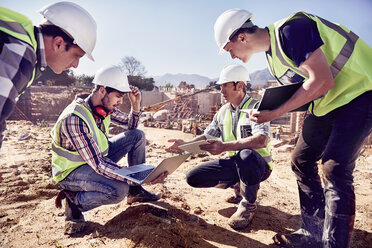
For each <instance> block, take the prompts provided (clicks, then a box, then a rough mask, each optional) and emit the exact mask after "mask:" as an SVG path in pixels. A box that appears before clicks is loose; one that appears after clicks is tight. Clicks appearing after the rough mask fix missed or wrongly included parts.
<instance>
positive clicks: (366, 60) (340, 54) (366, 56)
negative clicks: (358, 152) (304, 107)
mask: <svg viewBox="0 0 372 248" xmlns="http://www.w3.org/2000/svg"><path fill="white" fill-rule="evenodd" d="M298 15H305V16H306V17H307V18H310V19H311V20H313V21H315V22H316V25H317V28H318V30H319V34H320V37H321V39H322V40H323V43H324V44H323V45H322V46H321V47H320V48H321V50H322V52H323V53H324V55H325V57H326V58H327V61H328V64H329V67H330V70H331V73H332V76H333V79H334V82H335V86H334V87H333V88H332V89H330V90H329V91H328V92H327V93H326V94H325V95H324V96H322V97H320V98H318V99H316V100H314V101H313V102H314V106H311V105H310V107H309V110H310V111H311V112H312V114H314V115H316V116H323V115H325V114H327V113H329V112H331V111H332V110H334V109H336V108H338V107H341V106H343V105H345V104H348V103H349V102H350V101H352V100H353V99H354V98H356V97H358V96H359V95H361V94H363V93H364V92H366V91H370V90H372V70H371V64H372V49H371V47H370V46H368V44H367V43H365V42H364V41H363V40H362V39H360V38H359V37H358V36H357V35H356V34H354V33H353V32H352V31H350V30H349V29H347V28H346V27H344V26H342V25H340V24H335V23H332V22H330V21H327V20H325V19H322V18H320V17H318V16H314V15H310V14H307V13H304V12H298V13H295V14H294V15H292V16H290V17H288V18H285V19H283V20H280V21H277V22H275V23H274V24H271V25H270V26H268V29H269V33H270V45H271V55H269V54H267V56H266V58H267V61H268V64H269V68H270V71H271V74H272V75H273V76H274V77H275V78H276V79H277V80H278V82H279V83H280V84H284V82H281V81H280V78H281V77H282V76H283V75H285V74H286V73H288V71H289V70H291V71H293V72H294V73H296V74H298V75H300V76H302V77H303V78H304V81H306V80H307V79H308V77H307V76H306V75H304V74H303V73H302V72H301V71H300V69H299V68H298V66H297V65H296V64H295V63H294V62H293V61H292V60H291V59H290V58H288V57H287V55H286V54H285V53H284V52H283V49H282V46H281V44H280V38H279V32H278V31H279V29H280V27H282V26H283V24H285V23H286V22H288V21H289V20H291V19H295V18H297V17H298Z"/></svg>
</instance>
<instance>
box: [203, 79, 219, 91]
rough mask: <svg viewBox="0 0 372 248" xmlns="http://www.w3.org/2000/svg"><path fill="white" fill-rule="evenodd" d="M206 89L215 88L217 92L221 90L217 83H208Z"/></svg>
mask: <svg viewBox="0 0 372 248" xmlns="http://www.w3.org/2000/svg"><path fill="white" fill-rule="evenodd" d="M206 88H216V89H217V90H221V86H219V85H218V84H217V81H210V82H209V83H208V85H207V87H206Z"/></svg>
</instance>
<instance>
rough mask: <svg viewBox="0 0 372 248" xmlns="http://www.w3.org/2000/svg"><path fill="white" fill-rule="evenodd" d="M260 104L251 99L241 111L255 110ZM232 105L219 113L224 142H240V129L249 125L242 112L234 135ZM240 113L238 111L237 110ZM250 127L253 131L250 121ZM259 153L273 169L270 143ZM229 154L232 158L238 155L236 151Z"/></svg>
mask: <svg viewBox="0 0 372 248" xmlns="http://www.w3.org/2000/svg"><path fill="white" fill-rule="evenodd" d="M257 103H258V102H257V101H255V100H253V99H252V98H250V99H249V100H247V101H246V102H245V103H244V105H243V107H242V108H241V109H253V108H254V107H255V106H256V104H257ZM229 105H230V103H227V104H225V105H224V106H222V107H221V109H220V110H219V111H218V114H217V121H218V123H222V124H223V127H222V141H226V142H229V141H235V140H240V139H242V138H241V130H240V127H241V126H242V125H244V124H246V123H247V121H246V118H247V114H246V113H244V112H240V111H239V112H240V114H239V120H238V124H237V126H236V129H235V133H236V135H234V133H233V128H234V127H233V123H232V113H231V111H230V107H229ZM237 111H238V110H237ZM249 125H250V126H251V129H252V123H251V121H249ZM255 151H256V152H257V153H259V154H260V155H261V156H262V157H263V158H264V159H265V161H266V162H267V163H268V165H269V167H270V169H272V167H273V166H272V162H271V151H270V142H269V143H268V144H267V146H266V147H265V148H260V149H255ZM227 154H228V155H229V156H230V157H232V156H235V155H236V154H237V152H236V151H228V152H227Z"/></svg>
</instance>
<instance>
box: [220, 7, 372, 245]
mask: <svg viewBox="0 0 372 248" xmlns="http://www.w3.org/2000/svg"><path fill="white" fill-rule="evenodd" d="M252 16H253V15H252V13H250V12H249V11H246V10H242V9H231V10H228V11H225V12H224V13H222V14H221V15H220V16H219V17H218V19H217V20H216V23H215V26H214V32H215V39H216V42H217V45H218V46H219V49H220V53H222V52H224V51H227V52H229V53H230V55H231V57H232V58H233V59H234V58H238V59H240V60H242V61H243V62H247V61H248V60H249V59H250V57H251V56H252V55H253V54H255V53H259V52H265V53H266V58H267V61H268V65H269V68H270V71H271V73H272V74H273V76H274V77H275V78H276V80H277V81H278V83H280V84H288V83H296V82H303V84H302V87H300V88H299V89H298V90H297V91H296V92H295V94H294V95H293V96H292V97H291V98H290V99H288V100H287V101H286V102H285V103H284V104H282V105H280V106H279V107H278V108H276V109H274V110H270V111H269V110H263V111H252V112H253V113H252V115H251V116H250V118H251V120H252V121H255V122H258V123H263V122H266V121H271V120H274V119H276V118H278V117H280V116H282V115H283V114H285V113H287V112H289V111H291V110H293V109H296V108H298V107H300V106H302V105H304V104H306V103H309V102H311V104H310V107H309V111H310V113H311V114H310V115H309V116H308V117H307V118H306V119H305V121H304V124H303V129H302V132H301V135H300V137H299V139H298V142H297V144H296V148H295V150H294V151H293V153H292V162H291V165H292V170H293V171H294V173H295V175H296V178H297V184H298V189H299V195H300V205H301V217H302V224H301V228H300V229H298V230H297V231H295V232H293V233H290V234H285V235H280V234H277V235H275V236H274V241H275V243H276V244H278V245H280V246H282V247H304V246H305V245H310V246H313V247H326V248H330V247H337V248H342V247H348V246H349V244H350V238H351V233H352V230H353V225H354V218H355V194H354V187H353V175H352V173H353V170H354V167H355V160H356V159H357V157H358V155H359V153H360V150H361V147H362V145H363V142H364V140H365V138H366V137H368V135H369V134H370V133H371V130H372V102H371V100H370V99H371V98H372V91H371V90H372V79H371V77H372V71H371V69H370V65H371V64H372V49H371V47H369V46H368V45H367V44H366V43H365V42H364V41H363V40H362V39H360V38H359V37H358V36H357V35H356V34H354V33H353V32H352V31H350V30H349V29H347V28H346V27H344V26H342V25H339V24H335V23H332V22H330V21H328V20H325V19H323V18H321V17H318V16H315V15H312V14H308V13H305V12H297V13H295V14H294V15H292V16H290V17H288V18H285V19H283V20H280V21H278V22H275V23H274V24H271V25H269V26H267V27H266V28H259V27H257V26H255V25H254V24H253V23H252V21H251V19H252ZM320 159H322V170H323V181H324V189H323V188H322V185H321V181H320V177H319V174H318V166H317V161H318V160H320Z"/></svg>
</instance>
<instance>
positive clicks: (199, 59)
mask: <svg viewBox="0 0 372 248" xmlns="http://www.w3.org/2000/svg"><path fill="white" fill-rule="evenodd" d="M70 1H72V2H75V3H77V4H79V5H81V6H82V7H84V8H85V9H87V10H88V11H89V12H90V13H91V14H92V16H93V17H94V18H95V20H96V22H97V28H98V39H97V43H96V47H95V50H94V51H93V55H94V57H95V60H96V62H92V61H90V60H88V59H87V58H83V59H81V60H80V61H81V62H80V65H79V67H78V68H77V69H75V73H76V74H83V73H84V74H88V75H93V74H94V73H95V72H96V71H97V70H98V69H99V68H100V67H102V66H104V65H108V64H118V63H119V62H120V60H121V58H123V57H125V56H133V57H135V58H137V59H138V60H139V61H141V62H142V64H143V65H144V66H145V68H146V70H147V74H146V76H160V75H163V74H165V73H174V74H175V73H187V74H193V73H196V74H200V75H203V76H207V77H210V78H217V77H218V75H219V73H220V71H221V69H222V68H223V67H224V66H225V65H228V64H231V63H235V64H239V63H241V62H240V61H237V60H234V61H233V60H232V59H231V58H230V56H229V55H228V54H226V53H225V54H224V55H221V56H219V55H218V54H217V52H218V48H217V45H216V42H215V40H214V33H213V26H214V22H215V20H216V19H217V17H218V16H219V15H220V14H221V13H222V12H224V11H225V10H228V9H231V8H243V9H247V10H249V11H251V12H253V13H254V19H253V22H254V23H255V24H256V25H258V26H260V27H264V26H267V25H269V24H271V23H273V22H275V21H277V20H279V19H282V18H284V17H287V16H289V15H291V14H292V13H294V12H296V11H300V10H303V11H306V12H309V13H312V14H315V15H319V16H321V17H323V18H325V19H328V20H330V21H334V22H337V23H341V24H343V25H345V26H346V27H348V28H350V29H351V30H353V31H354V32H355V33H356V34H358V35H359V36H360V37H361V38H362V39H364V40H365V41H366V42H367V43H368V44H369V45H370V46H371V45H372V31H371V30H372V17H371V15H372V1H371V0H307V1H305V0H281V1H279V0H255V1H252V0H245V1H242V0H230V1H226V0H184V1H180V0H178V1H177V0H156V1H155V0H106V1H102V0H100V1H99V0H70ZM52 2H55V1H50V0H2V1H1V3H0V5H1V6H3V7H7V8H10V9H12V10H15V11H17V12H20V13H22V14H24V15H26V16H27V17H29V18H30V19H31V20H32V21H33V22H34V25H37V24H39V22H40V21H41V16H40V15H39V14H38V13H37V10H39V9H40V8H41V7H43V6H44V5H46V4H49V3H52ZM245 66H246V67H247V69H248V70H249V71H250V72H253V71H255V70H258V69H263V68H265V67H266V61H265V59H264V54H263V53H262V54H258V55H255V56H253V57H252V58H251V60H250V61H249V62H248V63H246V64H245Z"/></svg>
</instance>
